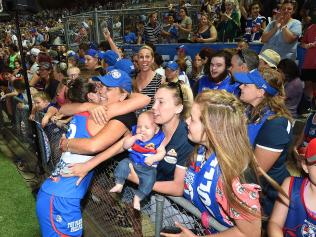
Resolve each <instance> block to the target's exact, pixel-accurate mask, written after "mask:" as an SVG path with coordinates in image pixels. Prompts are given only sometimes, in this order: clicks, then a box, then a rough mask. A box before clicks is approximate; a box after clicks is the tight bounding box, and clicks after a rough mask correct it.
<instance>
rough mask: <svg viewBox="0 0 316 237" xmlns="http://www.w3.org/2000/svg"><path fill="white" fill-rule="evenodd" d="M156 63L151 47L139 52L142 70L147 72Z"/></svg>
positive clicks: (139, 62) (139, 64)
mask: <svg viewBox="0 0 316 237" xmlns="http://www.w3.org/2000/svg"><path fill="white" fill-rule="evenodd" d="M153 63H154V55H153V52H152V51H151V50H150V49H147V48H143V49H141V50H140V51H139V53H138V66H139V69H140V71H143V72H146V71H150V70H151V66H152V64H153Z"/></svg>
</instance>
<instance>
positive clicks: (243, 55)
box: [230, 49, 259, 74]
mask: <svg viewBox="0 0 316 237" xmlns="http://www.w3.org/2000/svg"><path fill="white" fill-rule="evenodd" d="M258 67H259V57H258V54H257V53H256V52H255V51H253V50H251V49H241V50H238V51H237V53H236V54H234V55H233V57H232V60H231V68H230V71H231V73H232V74H234V73H236V72H249V71H252V70H254V69H258Z"/></svg>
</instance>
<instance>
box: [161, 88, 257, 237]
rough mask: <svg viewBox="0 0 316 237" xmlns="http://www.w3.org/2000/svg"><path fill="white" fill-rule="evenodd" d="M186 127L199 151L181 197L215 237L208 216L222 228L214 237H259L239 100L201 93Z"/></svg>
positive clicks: (212, 92) (249, 152)
mask: <svg viewBox="0 0 316 237" xmlns="http://www.w3.org/2000/svg"><path fill="white" fill-rule="evenodd" d="M187 123H188V128H189V134H188V137H189V139H190V140H191V141H192V142H194V143H196V144H197V147H196V149H195V152H194V155H193V156H192V158H191V162H190V165H189V168H188V169H187V172H186V176H185V179H184V182H185V189H184V196H185V197H186V198H188V199H189V200H191V201H192V203H193V204H194V205H195V206H196V207H197V208H198V209H199V210H200V211H201V212H202V224H203V225H204V227H206V228H207V229H208V230H209V233H210V234H215V233H216V232H217V231H216V230H214V229H212V228H211V227H209V226H206V224H207V225H208V221H205V219H206V220H207V219H208V217H209V216H212V217H213V218H214V219H216V221H217V222H218V223H219V224H221V225H222V226H224V227H226V230H225V231H223V232H220V233H217V234H216V236H230V235H231V236H254V237H256V236H257V237H258V236H260V233H261V215H260V203H259V194H258V192H259V191H260V186H259V185H257V184H256V180H257V178H256V174H257V165H256V161H255V159H254V155H253V151H252V148H251V145H250V143H249V140H248V136H247V118H246V116H245V113H244V106H243V104H242V102H241V101H239V100H238V99H237V98H236V97H235V96H234V95H232V94H231V93H228V92H226V91H223V90H221V91H220V90H205V91H203V92H201V93H200V94H198V95H197V97H196V98H195V101H194V103H193V106H192V110H191V116H190V118H188V119H187ZM203 219H204V221H203ZM177 225H178V227H180V228H181V231H182V233H181V234H180V235H178V236H195V235H194V234H193V233H192V232H190V231H189V230H188V229H187V228H186V227H183V226H181V225H179V224H177ZM162 235H163V236H173V235H168V234H162Z"/></svg>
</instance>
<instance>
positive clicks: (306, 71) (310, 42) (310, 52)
mask: <svg viewBox="0 0 316 237" xmlns="http://www.w3.org/2000/svg"><path fill="white" fill-rule="evenodd" d="M311 23H312V24H311V25H310V26H309V27H308V28H307V29H306V31H305V33H304V36H303V38H302V41H301V46H302V47H303V48H305V49H306V52H305V56H304V64H303V67H302V80H303V81H304V82H305V87H304V94H305V95H306V97H307V98H308V99H309V100H310V101H311V100H312V99H313V97H314V93H315V90H316V60H315V55H316V13H315V16H314V17H313V18H312V19H311Z"/></svg>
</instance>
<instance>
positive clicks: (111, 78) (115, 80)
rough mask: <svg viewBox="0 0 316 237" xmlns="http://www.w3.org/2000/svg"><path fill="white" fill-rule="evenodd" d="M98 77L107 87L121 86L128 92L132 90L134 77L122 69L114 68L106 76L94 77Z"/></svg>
mask: <svg viewBox="0 0 316 237" xmlns="http://www.w3.org/2000/svg"><path fill="white" fill-rule="evenodd" d="M96 79H98V80H99V81H100V82H101V83H102V84H103V85H105V86H107V87H119V88H122V89H124V90H126V91H127V92H128V93H130V92H131V91H132V79H131V77H130V76H129V75H128V74H127V73H126V72H124V71H122V70H119V69H112V70H111V71H109V72H108V73H107V74H106V75H104V76H97V77H94V78H93V80H96Z"/></svg>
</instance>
